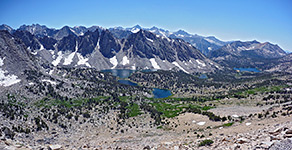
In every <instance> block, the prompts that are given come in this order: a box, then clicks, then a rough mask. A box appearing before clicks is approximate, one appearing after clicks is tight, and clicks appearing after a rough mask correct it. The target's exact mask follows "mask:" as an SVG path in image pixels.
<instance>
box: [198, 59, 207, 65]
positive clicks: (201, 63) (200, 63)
mask: <svg viewBox="0 0 292 150" xmlns="http://www.w3.org/2000/svg"><path fill="white" fill-rule="evenodd" d="M196 62H197V63H198V64H199V65H201V66H203V67H205V66H206V64H205V63H204V62H201V61H200V60H199V59H196Z"/></svg>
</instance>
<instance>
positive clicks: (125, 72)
mask: <svg viewBox="0 0 292 150" xmlns="http://www.w3.org/2000/svg"><path fill="white" fill-rule="evenodd" d="M146 71H147V72H149V70H146ZM101 72H110V73H111V74H112V75H114V76H117V77H119V78H121V79H119V80H118V82H119V83H121V84H125V85H130V86H139V85H138V84H137V83H135V82H132V81H130V80H127V79H126V78H128V77H129V76H130V75H131V74H132V73H134V72H136V70H130V69H107V70H102V71H101ZM152 93H153V95H154V98H166V97H168V96H171V95H172V94H171V91H170V90H167V89H159V88H153V91H152Z"/></svg>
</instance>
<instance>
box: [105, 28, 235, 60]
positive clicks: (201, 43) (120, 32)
mask: <svg viewBox="0 0 292 150" xmlns="http://www.w3.org/2000/svg"><path fill="white" fill-rule="evenodd" d="M140 29H143V30H147V31H150V32H152V33H155V34H157V35H159V36H161V37H164V38H180V39H183V40H184V41H186V42H189V43H191V44H192V45H193V46H195V47H196V48H198V49H199V50H200V51H201V52H202V53H203V54H205V55H207V54H208V53H209V52H210V51H212V50H216V49H219V48H220V47H222V46H224V45H226V44H228V43H230V42H223V41H221V40H219V39H217V38H216V37H214V36H210V37H203V36H200V35H197V34H195V35H192V34H189V33H187V32H186V31H184V30H178V31H177V32H170V31H168V30H164V29H161V28H157V27H155V26H153V27H152V28H142V27H141V26H139V25H136V26H134V27H131V28H123V27H117V28H110V29H109V30H110V31H111V32H113V33H114V35H115V36H116V37H118V38H126V37H127V36H129V35H130V33H136V32H138V31H139V30H140Z"/></svg>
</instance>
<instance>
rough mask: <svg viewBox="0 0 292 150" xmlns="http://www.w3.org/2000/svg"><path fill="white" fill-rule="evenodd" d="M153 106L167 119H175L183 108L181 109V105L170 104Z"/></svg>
mask: <svg viewBox="0 0 292 150" xmlns="http://www.w3.org/2000/svg"><path fill="white" fill-rule="evenodd" d="M151 105H152V106H154V107H155V109H156V110H157V111H159V112H162V113H163V115H164V116H165V117H167V118H173V117H175V116H178V115H179V114H180V112H181V111H182V109H183V107H179V106H180V104H168V103H162V102H161V103H152V104H151Z"/></svg>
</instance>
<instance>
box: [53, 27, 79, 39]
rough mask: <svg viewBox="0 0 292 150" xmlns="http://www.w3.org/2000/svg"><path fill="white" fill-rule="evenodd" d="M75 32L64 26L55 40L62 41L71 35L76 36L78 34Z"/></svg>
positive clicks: (55, 36)
mask: <svg viewBox="0 0 292 150" xmlns="http://www.w3.org/2000/svg"><path fill="white" fill-rule="evenodd" d="M74 32H75V31H74V30H72V29H71V28H70V27H69V26H64V27H63V28H61V29H60V30H59V31H58V32H57V33H56V34H55V35H54V38H55V39H57V40H61V39H62V38H64V37H66V36H69V35H73V36H76V32H75V33H74Z"/></svg>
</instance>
